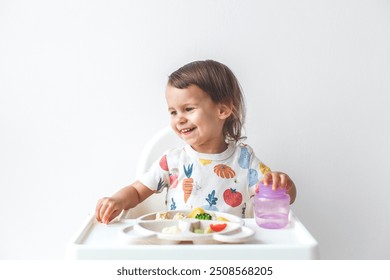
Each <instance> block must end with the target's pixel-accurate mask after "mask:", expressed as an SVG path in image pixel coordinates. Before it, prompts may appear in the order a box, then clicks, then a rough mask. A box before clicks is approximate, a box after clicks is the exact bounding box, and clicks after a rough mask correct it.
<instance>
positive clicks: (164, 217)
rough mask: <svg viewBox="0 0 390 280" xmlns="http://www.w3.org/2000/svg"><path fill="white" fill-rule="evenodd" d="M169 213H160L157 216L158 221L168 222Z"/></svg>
mask: <svg viewBox="0 0 390 280" xmlns="http://www.w3.org/2000/svg"><path fill="white" fill-rule="evenodd" d="M168 219H169V217H168V212H158V213H157V214H156V220H168Z"/></svg>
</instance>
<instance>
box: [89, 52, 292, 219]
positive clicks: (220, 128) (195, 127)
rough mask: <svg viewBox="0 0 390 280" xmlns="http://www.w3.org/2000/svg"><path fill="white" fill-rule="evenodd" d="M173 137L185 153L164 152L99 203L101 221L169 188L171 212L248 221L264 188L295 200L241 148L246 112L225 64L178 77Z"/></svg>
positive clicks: (198, 65)
mask: <svg viewBox="0 0 390 280" xmlns="http://www.w3.org/2000/svg"><path fill="white" fill-rule="evenodd" d="M165 97H166V101H167V105H168V112H169V114H170V119H171V121H170V123H171V127H172V129H173V131H174V132H175V133H176V134H177V136H178V137H180V138H181V139H183V140H184V142H185V143H186V145H185V146H184V147H183V148H179V149H171V150H168V151H166V152H165V153H164V154H163V155H162V156H161V157H160V158H159V159H157V161H156V162H155V163H154V164H153V166H152V167H151V168H150V170H149V171H148V172H146V173H145V174H144V175H143V176H141V178H139V180H137V181H136V182H134V183H133V184H131V185H129V186H127V187H124V188H122V189H121V190H119V191H118V192H117V193H115V194H114V195H113V196H111V197H104V198H102V199H100V200H99V201H98V203H97V206H96V219H97V220H98V221H99V222H103V223H109V222H110V221H111V220H112V219H114V218H115V217H116V216H118V215H119V214H120V213H121V211H122V210H124V209H130V208H133V207H135V206H136V205H137V204H139V203H141V202H142V201H144V200H145V199H147V198H148V197H149V196H151V195H152V194H154V193H160V192H162V191H163V190H164V189H165V188H167V210H188V209H193V208H195V207H202V208H204V209H207V210H213V211H220V212H226V213H231V214H234V215H237V216H243V217H244V216H245V214H246V209H247V205H248V203H249V201H250V198H251V197H252V196H253V195H254V194H255V192H256V191H257V188H256V185H257V183H258V182H259V181H262V182H263V183H264V184H266V185H270V187H272V188H273V189H276V188H284V189H286V191H287V193H288V194H289V195H290V199H291V201H290V203H293V202H294V200H295V197H296V187H295V184H294V182H293V181H292V180H291V178H290V177H289V176H288V175H287V174H285V173H282V172H276V171H271V169H270V168H269V167H267V166H266V165H265V164H264V163H262V162H261V161H260V160H259V159H258V158H257V157H256V156H255V154H254V152H253V150H252V148H251V147H250V146H249V145H247V144H244V143H243V142H242V141H243V140H244V138H245V137H243V136H242V135H241V130H242V126H243V121H244V116H245V108H244V101H243V95H242V92H241V89H240V86H239V83H238V81H237V79H236V77H235V76H234V74H233V72H232V71H231V70H230V69H229V68H228V67H227V66H225V65H224V64H222V63H219V62H216V61H213V60H206V61H195V62H192V63H189V64H187V65H185V66H183V67H181V68H180V69H178V70H177V71H175V72H173V73H172V74H171V75H170V76H169V79H168V84H167V87H166V93H165Z"/></svg>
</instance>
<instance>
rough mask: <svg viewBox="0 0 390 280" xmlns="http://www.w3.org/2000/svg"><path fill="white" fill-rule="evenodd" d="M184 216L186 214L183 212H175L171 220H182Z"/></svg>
mask: <svg viewBox="0 0 390 280" xmlns="http://www.w3.org/2000/svg"><path fill="white" fill-rule="evenodd" d="M185 218H186V215H184V214H183V213H180V212H177V213H176V214H175V216H173V218H172V220H183V219H185Z"/></svg>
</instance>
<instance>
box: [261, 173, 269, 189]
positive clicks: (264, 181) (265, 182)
mask: <svg viewBox="0 0 390 280" xmlns="http://www.w3.org/2000/svg"><path fill="white" fill-rule="evenodd" d="M271 180H272V173H271V172H269V173H266V174H265V175H264V177H263V179H262V180H261V181H262V183H263V184H264V185H265V186H268V185H269V184H270V183H271Z"/></svg>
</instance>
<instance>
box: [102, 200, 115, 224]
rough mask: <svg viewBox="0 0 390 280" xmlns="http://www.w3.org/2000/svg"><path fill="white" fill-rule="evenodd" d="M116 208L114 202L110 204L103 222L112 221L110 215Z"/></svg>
mask: <svg viewBox="0 0 390 280" xmlns="http://www.w3.org/2000/svg"><path fill="white" fill-rule="evenodd" d="M115 210H116V209H115V207H114V204H112V203H110V204H108V206H107V208H106V211H105V212H104V215H103V217H102V220H103V223H105V224H108V223H109V222H110V221H111V219H110V217H111V215H112V214H113V213H114V211H115Z"/></svg>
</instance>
